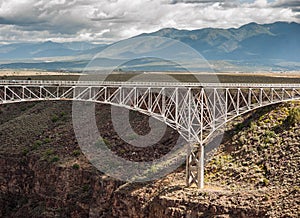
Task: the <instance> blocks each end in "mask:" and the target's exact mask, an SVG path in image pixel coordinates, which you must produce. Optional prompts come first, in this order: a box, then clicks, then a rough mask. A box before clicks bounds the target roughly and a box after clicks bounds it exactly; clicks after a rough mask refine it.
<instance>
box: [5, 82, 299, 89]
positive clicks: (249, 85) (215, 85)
mask: <svg viewBox="0 0 300 218" xmlns="http://www.w3.org/2000/svg"><path fill="white" fill-rule="evenodd" d="M0 85H61V86H63V85H66V86H137V87H141V86H145V87H191V88H192V87H204V88H205V87H207V88H209V87H210V88H231V87H236V88H299V87H300V83H296V84H266V83H264V84H261V83H178V82H114V81H57V80H0Z"/></svg>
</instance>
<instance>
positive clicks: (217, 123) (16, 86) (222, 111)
mask: <svg viewBox="0 0 300 218" xmlns="http://www.w3.org/2000/svg"><path fill="white" fill-rule="evenodd" d="M43 100H71V101H90V102H96V103H104V104H110V105H115V106H120V107H125V108H128V109H131V110H136V111H139V112H141V113H144V114H146V115H149V116H152V117H154V118H156V119H158V120H160V121H162V122H164V123H166V124H167V125H168V126H170V127H172V128H173V129H175V130H177V131H178V132H179V133H180V134H181V136H182V137H183V138H184V139H185V140H186V141H187V143H189V144H190V145H191V147H190V152H189V155H188V157H187V160H186V178H187V179H186V183H187V185H188V186H190V185H191V184H196V185H197V186H198V187H199V188H202V187H203V186H204V147H205V145H206V144H207V142H208V140H210V139H211V138H212V136H213V135H214V133H216V132H217V131H218V130H220V129H221V128H222V127H223V126H224V125H225V124H226V123H227V122H228V121H230V120H232V119H234V118H235V117H237V116H240V115H242V114H244V113H247V112H249V111H252V110H255V109H257V108H260V107H264V106H267V105H271V104H276V103H280V102H285V101H291V100H300V84H245V83H242V84H239V83H230V84H219V83H218V84H217V83H159V82H94V81H80V82H79V81H78V82H77V81H34V80H33V81H5V80H2V81H0V104H5V103H15V102H24V101H43Z"/></svg>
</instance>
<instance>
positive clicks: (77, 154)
mask: <svg viewBox="0 0 300 218" xmlns="http://www.w3.org/2000/svg"><path fill="white" fill-rule="evenodd" d="M80 154H81V151H80V150H75V151H73V156H75V157H78V156H79V155H80Z"/></svg>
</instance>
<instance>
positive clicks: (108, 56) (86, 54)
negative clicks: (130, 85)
mask: <svg viewBox="0 0 300 218" xmlns="http://www.w3.org/2000/svg"><path fill="white" fill-rule="evenodd" d="M143 36H160V37H167V38H171V39H176V40H179V41H181V42H183V43H186V44H187V45H189V46H191V47H192V48H193V49H195V50H196V51H198V52H199V53H200V54H201V55H202V56H203V57H204V58H205V59H207V60H208V61H209V62H210V64H211V65H212V66H213V67H214V68H215V70H216V71H229V70H230V71H236V70H238V71H253V70H261V69H263V70H300V40H299V39H300V24H298V23H294V22H292V23H286V22H276V23H272V24H263V25H260V24H257V23H249V24H247V25H244V26H242V27H240V28H230V29H218V28H205V29H199V30H191V31H189V30H178V29H173V28H167V29H161V30H159V31H157V32H153V33H147V34H146V33H144V34H141V35H138V36H135V37H133V38H131V39H129V40H125V41H121V42H120V43H121V44H122V43H123V46H117V48H114V45H115V44H119V43H114V44H112V45H105V44H101V45H99V44H93V43H88V42H67V43H55V42H51V41H47V42H42V43H17V44H8V45H0V62H2V63H3V64H0V69H1V68H2V69H3V68H19V69H20V68H26V69H28V68H29V69H32V68H34V69H40V68H42V69H49V67H50V68H51V69H57V70H62V69H76V70H78V69H80V68H84V64H86V63H88V62H89V61H88V60H91V59H92V58H93V57H94V56H95V55H96V54H98V53H99V52H101V51H103V50H104V49H106V48H112V49H109V51H107V50H106V52H105V56H103V57H98V58H100V59H99V60H101V61H100V62H99V63H101V66H105V67H110V66H113V64H116V63H117V64H119V63H121V62H122V60H123V59H124V60H131V59H136V58H137V57H145V58H144V60H143V59H141V60H136V61H131V62H130V64H126V66H124V67H122V70H125V71H126V70H127V69H128V70H141V71H143V70H145V71H148V70H149V71H151V70H155V71H156V70H157V71H159V70H168V69H169V70H174V69H177V67H176V66H175V65H172V64H170V63H167V64H166V65H164V64H162V62H161V61H158V60H157V59H151V58H153V57H155V55H157V54H161V55H162V56H164V54H166V53H168V56H170V55H171V56H172V57H174V58H178V52H177V50H176V48H175V47H174V43H170V42H168V41H164V40H157V41H155V42H153V41H151V40H150V41H149V40H146V39H145V40H143V38H142V37H143ZM136 39H140V41H139V40H136ZM132 40H133V42H134V43H132ZM137 41H138V42H137ZM110 46H111V47H110ZM153 50H155V52H153ZM184 55H185V56H184V57H182V58H186V59H187V60H189V58H190V57H189V54H187V53H186V54H184ZM147 57H149V58H148V59H147ZM179 58H181V57H179ZM116 60H117V61H116ZM43 61H45V62H43ZM50 61H51V62H50ZM24 62H25V63H24ZM36 62H42V63H36ZM191 62H192V61H191ZM163 65H164V66H163ZM195 70H197V69H195Z"/></svg>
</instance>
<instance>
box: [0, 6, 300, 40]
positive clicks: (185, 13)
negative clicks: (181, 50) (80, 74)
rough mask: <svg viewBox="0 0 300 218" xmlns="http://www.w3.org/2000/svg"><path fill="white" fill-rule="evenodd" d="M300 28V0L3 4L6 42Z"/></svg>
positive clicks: (0, 15)
mask: <svg viewBox="0 0 300 218" xmlns="http://www.w3.org/2000/svg"><path fill="white" fill-rule="evenodd" d="M276 21H288V22H292V21H294V22H298V23H300V0H0V43H10V42H26V41H48V40H52V41H56V42H67V41H91V42H97V43H110V42H114V41H118V40H121V39H126V38H129V37H132V36H135V35H138V34H141V33H145V32H146V33H148V32H154V31H157V30H159V29H162V28H177V29H188V30H192V29H201V28H206V27H217V28H231V27H235V28H237V27H240V26H242V25H245V24H247V23H250V22H256V23H261V24H263V23H273V22H276Z"/></svg>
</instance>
